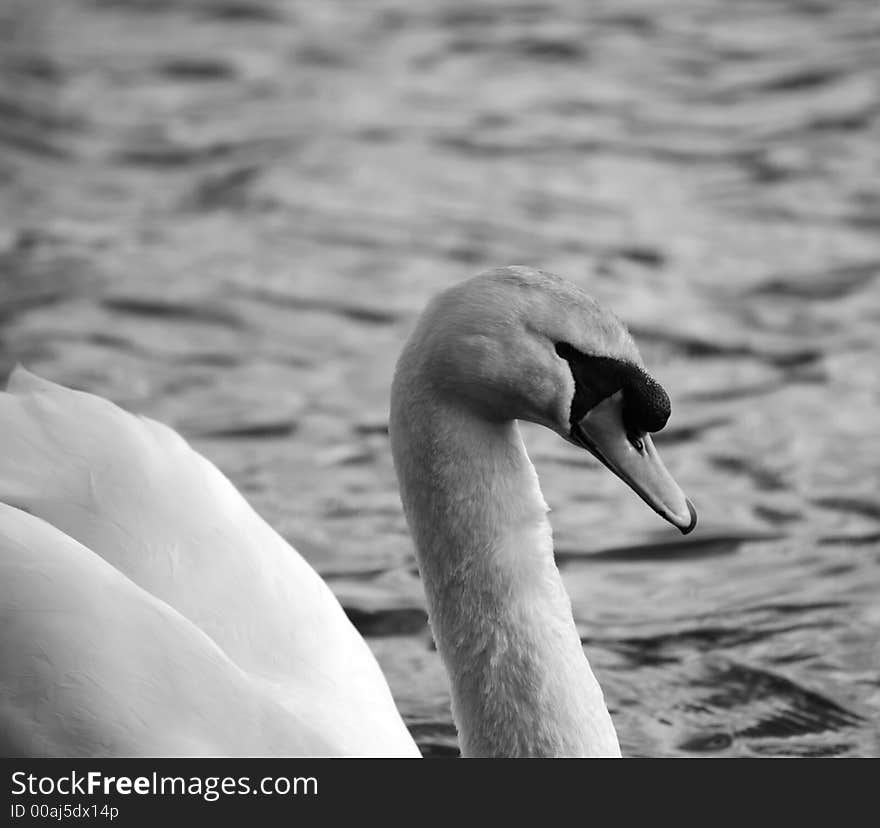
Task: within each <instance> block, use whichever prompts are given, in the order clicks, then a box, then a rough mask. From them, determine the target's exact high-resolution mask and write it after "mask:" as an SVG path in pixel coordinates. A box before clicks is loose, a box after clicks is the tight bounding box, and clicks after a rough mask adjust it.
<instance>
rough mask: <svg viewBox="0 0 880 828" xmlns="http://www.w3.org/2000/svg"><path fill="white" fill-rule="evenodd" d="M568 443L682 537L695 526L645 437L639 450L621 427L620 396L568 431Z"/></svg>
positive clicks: (690, 511)
mask: <svg viewBox="0 0 880 828" xmlns="http://www.w3.org/2000/svg"><path fill="white" fill-rule="evenodd" d="M570 439H571V441H572V442H573V443H575V444H576V445H579V446H581V447H583V448H585V449H586V450H587V451H589V452H590V453H591V454H593V455H594V456H595V457H596V458H597V459H598V460H600V461H601V462H602V463H603V464H604V465H606V466H607V467H608V468H609V469H611V471H613V472H614V473H615V474H616V475H617V476H618V477H619V478H620V479H621V480H623V482H624V483H626V484H627V485H628V486H629V487H630V488H631V489H632V490H633V491H634V492H635V493H636V494H637V495H639V497H641V498H642V500H644V501H645V503H647V504H648V505H649V506H650V507H651V508H652V509H653V510H654V511H655V512H657V514H659V515H660V516H661V517H663V518H665V519H666V520H668V521H669V522H670V523H671V524H672V525H673V526H676V527H678V529H680V530H681V533H682V534H683V535H686V534H688V532H691V531H693V529H694V527H695V526H696V525H697V512H696V510H695V509H694V506H693V504H692V503H691V502H690V500H688V499H687V498H686V497H685V496H684V492H683V491H682V490H681V489H680V488H679V486H678V483H676V482H675V480H673V479H672V475H671V474H670V473H669V472H668V471H667V470H666V466H664V465H663V461H662V460H661V459H660V455H659V454H658V453H657V449H656V448H654V443H653V441H652V440H651V437H650V435H649V434H643V435H640V437H639V439H640V441H641V444H642V448H641V450H639V449H638V448H637V447H636V446H635V445H633V442H632V441H631V440H630V439H629V437H628V436H627V433H626V429H625V428H624V425H623V395H622V393H621V392H618V393H616V394H613V395H612V396H610V397H607V398H606V399H604V400H603V401H602V402H600V403H599V404H598V405H597V406H595V407H594V408H592V409H591V410H590V411H589V412H588V413H587V415H586V416H585V417H584V418H583V419H582V420H580V422H577V423H574V424H573V425H572V427H571V436H570Z"/></svg>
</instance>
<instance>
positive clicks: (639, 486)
mask: <svg viewBox="0 0 880 828" xmlns="http://www.w3.org/2000/svg"><path fill="white" fill-rule="evenodd" d="M408 350H409V351H410V352H411V353H412V352H416V353H418V355H419V358H418V360H417V362H418V365H417V368H416V370H418V371H419V373H420V374H421V375H422V377H423V378H425V377H427V378H429V380H428V381H429V382H430V386H431V393H433V394H434V395H436V396H437V397H439V398H441V399H444V398H445V399H448V400H450V401H452V402H454V404H459V405H460V404H465V405H467V406H469V407H470V408H471V409H472V410H474V411H475V412H477V413H478V414H479V415H480V416H482V417H484V418H485V419H487V420H490V421H498V422H501V421H509V420H527V421H530V422H534V423H538V424H540V425H543V426H546V427H547V428H550V429H552V430H553V431H555V432H557V433H558V434H559V435H560V436H561V437H563V438H564V439H565V440H567V441H568V442H570V443H572V444H573V445H575V446H577V447H578V448H580V449H584V450H586V451H589V452H590V453H591V454H593V455H594V456H595V457H596V458H597V459H598V460H600V461H601V462H602V463H603V464H604V465H605V466H607V467H608V468H609V469H610V470H611V471H612V472H613V473H614V474H616V475H617V476H618V477H620V478H621V479H622V480H623V481H624V482H625V483H626V484H627V485H628V486H629V487H630V488H631V489H633V490H634V491H635V492H636V493H637V494H638V495H639V496H640V497H641V498H642V499H643V500H644V501H645V502H646V503H647V504H648V505H649V506H651V508H652V509H654V510H655V511H656V512H657V513H658V514H660V515H661V516H662V517H663V518H665V519H666V520H668V521H669V522H670V523H672V524H673V525H675V526H676V527H678V528H679V529H680V530H681V531H682V532H683V533H685V534H687V533H688V532H690V531H691V530H692V529H693V528H694V527H695V526H696V520H697V516H696V512H695V510H694V507H693V505H692V504H691V503H690V501H689V500H688V499H687V498H686V497H685V495H684V493H683V492H682V490H681V489H680V488H679V486H678V484H677V483H676V482H675V480H674V479H673V478H672V476H671V475H670V474H669V472H668V471H667V470H666V468H665V466H664V465H663V462H662V460H661V459H660V456H659V454H658V453H657V451H656V449H655V447H654V444H653V441H652V439H651V434H652V433H653V432H657V431H659V430H660V429H662V428H663V427H664V426H665V425H666V421H667V420H668V418H669V414H670V403H669V397H668V396H667V394H666V392H665V391H664V390H663V388H662V386H661V385H660V384H659V383H658V382H657V381H656V380H654V379H653V378H652V377H651V376H650V375H649V374H648V373H647V371H646V370H645V368H644V363H643V361H642V358H641V356H640V355H639V352H638V349H637V348H636V345H635V343H634V342H633V339H632V337H631V336H630V334H629V332H628V331H627V330H626V327H625V326H624V324H623V323H622V322H621V321H620V320H619V319H618V318H617V317H616V316H615V315H614V314H613V313H611V312H610V311H608V310H606V309H605V308H603V307H602V306H601V305H599V303H598V302H596V301H595V300H594V299H593V298H591V297H590V296H589V295H588V294H587V293H585V292H584V291H583V290H582V289H581V288H579V287H578V286H576V285H574V284H572V283H571V282H568V281H566V280H564V279H562V278H560V277H558V276H555V275H553V274H550V273H546V272H543V271H537V270H533V269H531V268H527V267H505V268H499V269H497V270H492V271H488V272H486V273H482V274H480V275H479V276H475V277H474V278H472V279H469V280H467V281H464V282H461V283H459V284H457V285H455V286H454V287H452V288H450V289H448V290H446V291H445V292H443V293H441V294H440V295H439V296H437V297H436V298H435V299H434V300H433V301H432V302H431V303H430V304H429V305H428V308H427V309H426V310H425V312H424V313H423V315H422V317H421V319H420V322H419V324H418V326H417V328H416V331H415V332H414V334H413V336H412V338H411V339H410V342H409V345H408Z"/></svg>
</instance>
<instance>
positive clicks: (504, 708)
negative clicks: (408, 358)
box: [391, 370, 620, 756]
mask: <svg viewBox="0 0 880 828" xmlns="http://www.w3.org/2000/svg"><path fill="white" fill-rule="evenodd" d="M409 377H410V379H408V377H407V373H406V371H405V370H404V371H401V370H399V371H398V375H397V376H396V377H395V387H394V389H393V391H392V411H391V439H392V451H393V454H394V462H395V467H396V469H397V475H398V479H399V482H400V490H401V498H402V501H403V505H404V511H405V512H406V516H407V520H408V522H409V525H410V529H411V531H412V534H413V537H414V540H415V544H416V556H417V559H418V563H419V569H420V571H421V575H422V580H423V582H424V586H425V593H426V596H427V603H428V613H429V617H430V620H431V628H432V631H433V633H434V639H435V641H436V643H437V648H438V650H439V652H440V655H441V657H442V659H443V662H444V665H445V666H446V669H447V672H448V673H449V677H450V681H451V685H452V709H453V716H454V718H455V721H456V725H457V727H458V731H459V738H460V741H461V747H462V753H463V755H465V756H619V755H620V749H619V747H618V744H617V736H616V734H615V731H614V727H613V725H612V723H611V718H610V716H609V714H608V710H607V707H606V706H605V701H604V698H603V696H602V691H601V689H600V687H599V684H598V682H597V681H596V679H595V677H594V676H593V673H592V671H591V670H590V667H589V664H588V663H587V660H586V657H585V656H584V653H583V649H582V647H581V642H580V638H579V636H578V633H577V629H576V627H575V624H574V620H573V618H572V612H571V603H570V601H569V599H568V595H567V594H566V592H565V589H564V587H563V585H562V579H561V578H560V576H559V571H558V570H557V568H556V564H555V562H554V560H553V544H552V537H551V531H550V525H549V523H548V521H547V516H546V514H547V506H546V504H545V502H544V498H543V497H542V495H541V490H540V488H539V486H538V478H537V475H536V473H535V469H534V467H533V466H532V464H531V462H530V461H529V458H528V456H527V454H526V451H525V447H524V445H523V442H522V439H521V437H520V435H519V429H518V428H517V426H516V423H515V422H513V421H508V422H502V423H492V422H488V421H486V420H485V419H482V418H480V417H478V416H476V415H474V414H472V413H470V412H468V411H466V410H463V409H461V408H460V407H456V406H455V405H451V404H443V403H441V402H439V400H438V399H437V398H436V397H435V396H434V395H432V394H431V393H430V390H429V389H427V388H425V387H420V386H419V385H418V374H417V373H413V374H410V375H409Z"/></svg>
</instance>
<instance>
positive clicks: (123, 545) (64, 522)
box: [0, 368, 416, 755]
mask: <svg viewBox="0 0 880 828" xmlns="http://www.w3.org/2000/svg"><path fill="white" fill-rule="evenodd" d="M0 429H2V430H0V448H2V451H0V502H3V503H6V504H9V505H11V506H13V507H18V509H19V510H24V511H26V512H28V513H30V514H31V515H32V516H36V517H38V518H41V519H42V520H43V521H44V522H45V523H48V524H50V525H51V526H52V527H54V528H55V529H56V530H58V534H59V536H68V537H69V538H71V539H73V540H75V541H77V542H78V543H79V544H80V545H81V546H82V547H83V548H85V549H87V550H88V551H89V552H90V553H91V554H92V555H95V556H98V557H100V558H101V559H102V560H103V562H105V563H106V564H108V565H109V567H110V568H111V570H114V571H116V572H117V573H118V574H119V577H124V578H125V579H127V581H128V582H131V584H133V585H135V586H137V587H139V588H140V589H141V590H142V591H143V592H144V593H146V594H148V595H150V596H153V597H154V598H155V599H158V600H159V601H160V602H162V604H163V605H165V606H167V607H169V608H170V609H173V610H174V611H176V612H177V613H178V614H179V616H181V617H182V618H183V619H185V620H186V621H188V622H189V623H190V624H191V625H193V626H194V627H195V628H196V629H197V630H199V631H201V633H203V634H204V635H205V636H207V638H208V639H210V640H211V641H213V642H214V643H215V644H216V646H217V647H218V648H219V649H220V651H222V653H223V654H224V655H225V656H226V657H227V658H228V659H229V660H230V662H231V663H232V664H234V665H236V666H237V668H238V669H240V670H242V671H244V672H245V673H247V674H248V675H249V676H251V677H252V678H253V679H254V681H258V682H259V683H260V685H261V687H265V688H271V689H272V691H273V692H274V694H275V698H276V699H277V701H278V704H279V705H280V706H281V708H282V709H285V710H288V711H289V712H290V714H291V715H292V716H294V717H297V718H299V719H301V720H307V721H309V722H310V723H311V724H312V725H313V726H314V727H315V728H316V729H317V731H318V732H320V733H322V734H325V735H326V736H327V738H328V740H329V741H330V743H332V744H334V745H336V746H337V751H336V752H339V753H349V754H350V753H356V754H372V755H376V754H384V753H394V754H401V753H403V754H408V755H414V754H415V753H416V749H415V746H414V743H413V742H412V739H411V738H410V736H409V734H408V732H407V731H406V728H405V726H404V725H403V722H402V720H401V719H400V716H399V714H398V712H397V710H396V708H395V706H394V702H393V700H392V698H391V693H390V691H389V689H388V686H387V683H386V682H385V679H384V676H382V673H381V671H380V669H379V667H378V664H377V663H376V661H375V658H374V657H373V655H372V653H371V652H370V650H369V648H368V647H367V645H366V643H365V642H364V641H363V639H362V638H361V637H360V635H359V634H358V633H357V631H356V630H355V629H354V627H353V626H352V625H351V623H350V622H349V620H348V619H347V617H346V616H345V613H344V612H343V610H342V608H341V607H340V605H339V603H338V601H337V600H336V598H335V597H334V595H333V594H332V592H331V591H330V589H329V588H328V587H327V585H326V584H325V583H324V581H323V580H322V579H321V578H320V577H319V576H318V574H317V573H316V572H315V571H314V570H313V569H312V568H311V566H309V564H308V563H307V562H306V561H305V560H304V559H303V558H302V557H301V556H300V555H299V554H298V553H297V552H296V551H295V550H294V549H293V548H292V547H291V546H290V545H289V544H287V543H286V542H285V541H284V540H283V538H281V537H280V536H279V535H278V534H277V533H276V532H275V531H274V530H273V529H272V528H271V527H270V526H269V525H268V524H267V523H266V522H265V521H263V520H262V518H260V517H259V516H258V515H257V514H256V512H254V510H253V509H252V508H251V507H250V506H249V505H248V504H247V502H246V501H245V500H244V498H243V497H242V496H241V495H240V494H239V493H238V491H237V490H236V489H235V487H234V486H233V485H232V484H231V483H230V482H229V480H228V479H227V478H226V477H225V476H224V475H223V474H222V473H221V472H220V471H219V470H218V469H217V468H216V467H215V466H214V465H213V464H212V463H210V462H209V461H208V460H206V459H205V458H204V457H203V456H202V455H200V454H199V453H197V452H196V451H194V450H193V449H192V448H191V447H190V446H189V444H188V443H187V442H186V441H185V440H184V439H183V438H182V437H181V436H180V435H179V434H177V433H176V432H175V431H173V430H172V429H170V428H168V427H166V426H164V425H162V424H160V423H157V422H155V421H153V420H150V419H148V418H145V417H137V416H135V415H132V414H130V413H128V412H125V411H123V410H122V409H120V408H119V407H117V406H116V405H114V404H113V403H111V402H109V401H108V400H105V399H102V398H100V397H97V396H94V395H92V394H87V393H84V392H79V391H73V390H70V389H68V388H64V387H62V386H59V385H55V384H54V383H51V382H48V381H47V380H44V379H41V378H39V377H36V376H35V375H33V374H31V373H29V372H27V371H25V370H24V369H22V368H17V369H16V370H15V371H14V372H13V374H12V376H11V377H10V380H9V384H8V388H7V393H0ZM3 519H4V520H6V519H8V511H4V515H3ZM47 542H48V541H47ZM64 548H68V547H66V546H65V547H64ZM81 559H82V558H81V556H80V558H79V560H81ZM84 572H91V569H88V568H87V569H86V570H84ZM83 577H85V575H84V576H83ZM113 583H116V582H113ZM116 607H117V609H121V607H122V605H121V604H117V605H116ZM108 617H109V616H108ZM145 629H147V628H146V627H138V628H137V629H134V628H133V629H132V630H130V632H131V633H132V637H131V638H130V640H129V642H128V646H129V648H130V649H132V650H135V651H136V650H137V649H138V648H139V647H140V646H141V645H142V643H143V642H142V639H141V638H140V637H138V635H136V634H135V633H136V632H143V631H144V630H145Z"/></svg>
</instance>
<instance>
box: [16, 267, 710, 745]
mask: <svg viewBox="0 0 880 828" xmlns="http://www.w3.org/2000/svg"><path fill="white" fill-rule="evenodd" d="M572 360H574V362H572ZM640 366H641V359H640V357H639V355H638V351H637V350H636V347H635V345H634V344H633V342H632V339H631V338H630V336H629V334H628V333H627V331H626V329H625V328H624V326H623V325H622V324H621V323H620V321H619V320H618V319H617V318H616V317H615V316H614V315H613V314H610V313H608V312H607V311H605V310H603V309H602V308H601V307H599V306H598V305H597V304H596V303H595V302H594V301H593V300H592V299H591V298H590V297H588V296H587V295H586V294H584V293H583V292H582V291H581V290H579V289H578V288H576V287H575V286H573V285H571V284H569V283H567V282H565V281H563V280H562V279H559V278H558V277H554V276H551V275H550V274H545V273H540V272H536V271H532V270H529V269H527V268H504V269H501V270H498V271H492V272H489V273H487V274H483V275H482V276H479V277H476V278H475V279H472V280H470V281H467V282H464V283H462V284H460V285H457V286H455V287H453V288H451V289H450V290H448V291H446V292H445V293H443V294H441V296H439V297H438V298H437V299H436V300H435V301H434V302H432V303H431V305H429V307H428V309H427V310H426V312H425V313H424V314H423V316H422V318H421V320H420V322H419V324H418V325H417V327H416V329H415V331H414V333H413V335H412V336H411V338H410V340H409V342H408V343H407V345H406V347H405V348H404V351H403V354H402V356H401V358H400V361H399V363H398V367H397V372H396V375H395V379H394V383H393V387H392V401H391V403H392V404H391V419H390V429H391V448H392V453H393V455H394V462H395V468H396V470H397V474H398V480H399V483H400V489H401V496H402V500H403V505H404V510H405V512H406V516H407V519H408V521H409V524H410V528H411V530H412V533H413V539H414V541H415V550H416V558H417V560H418V563H419V568H420V571H421V574H422V578H423V581H424V585H425V591H426V598H427V605H428V611H429V617H430V620H431V626H432V630H433V633H434V638H435V640H436V642H437V647H438V650H439V652H440V656H441V658H442V659H443V662H444V665H445V666H446V668H447V672H448V673H449V677H450V681H451V690H452V706H453V714H454V718H455V721H456V724H457V726H458V730H459V737H460V741H461V745H462V752H463V753H464V754H465V755H481V756H618V755H619V754H620V749H619V747H618V743H617V736H616V733H615V731H614V727H613V724H612V722H611V718H610V716H609V714H608V710H607V708H606V706H605V702H604V699H603V696H602V691H601V688H600V687H599V684H598V682H597V681H596V679H595V677H594V676H593V673H592V671H591V670H590V667H589V664H588V663H587V660H586V658H585V657H584V653H583V650H582V648H581V643H580V639H579V637H578V633H577V629H576V627H575V624H574V621H573V619H572V613H571V605H570V602H569V600H568V596H567V594H566V593H565V589H564V586H563V583H562V579H561V578H560V576H559V572H558V570H557V568H556V565H555V562H554V560H553V546H552V537H551V532H550V525H549V522H548V521H547V517H546V512H547V506H546V504H545V503H544V499H543V497H542V495H541V491H540V488H539V486H538V479H537V475H536V474H535V470H534V468H533V466H532V464H531V463H530V461H529V459H528V456H527V454H526V451H525V447H524V446H523V443H522V440H521V438H520V436H519V431H518V429H517V426H516V421H517V420H520V419H523V420H530V421H532V422H536V423H540V424H541V425H544V426H546V427H548V428H551V429H553V430H554V431H556V432H557V433H559V434H560V436H562V437H563V438H565V439H567V440H568V441H569V442H571V443H573V444H574V445H577V446H579V447H580V448H583V449H587V450H589V451H591V452H592V453H594V454H595V455H596V456H597V457H598V458H599V459H600V460H601V461H602V462H603V463H604V464H605V465H606V466H608V467H609V468H610V469H611V470H612V471H613V472H614V473H615V474H617V475H618V476H620V477H621V478H622V479H623V480H624V481H625V482H626V483H627V484H628V485H629V486H630V487H631V488H633V489H634V490H635V491H636V492H637V493H638V494H639V495H640V496H641V497H642V498H643V499H644V500H645V501H647V502H648V503H649V505H651V507H652V508H654V509H655V510H656V511H657V512H659V513H660V514H661V515H662V516H664V517H665V518H666V519H667V520H669V521H670V522H671V523H673V524H675V525H676V526H678V527H679V528H680V529H681V530H682V531H684V532H688V531H690V530H691V529H693V527H694V525H695V522H696V514H695V512H694V510H693V507H692V506H691V505H690V504H689V502H688V501H687V500H686V498H685V497H684V495H683V493H682V492H681V490H680V489H679V488H678V486H677V484H676V483H675V481H674V480H672V478H671V477H670V476H669V473H668V472H667V471H666V469H665V468H664V466H663V464H662V462H661V461H660V458H659V456H658V455H657V453H656V451H655V449H654V447H653V444H652V442H651V440H650V436H649V435H648V434H647V433H645V431H644V429H640V428H639V422H640V420H639V418H640V417H643V416H644V412H645V411H646V410H648V411H649V413H650V409H646V408H645V406H646V405H649V406H650V405H651V404H654V403H657V404H658V405H659V413H660V414H661V415H662V416H661V417H659V419H658V418H657V417H656V416H652V417H650V418H649V419H650V421H652V422H660V427H662V423H663V422H665V418H666V416H668V398H666V396H665V392H663V391H662V389H661V388H660V386H659V385H657V384H656V383H655V382H654V381H653V380H650V378H648V377H647V374H646V373H645V372H644V371H643V370H642V368H641V367H640ZM603 371H605V372H606V373H605V374H604V375H603V374H602V373H601V372H603ZM590 372H596V373H595V374H594V375H591V373H590ZM649 380H650V383H653V384H648V385H645V386H644V387H643V388H640V387H638V386H637V385H632V384H631V385H626V384H625V383H637V382H639V381H642V382H645V383H648V381H649ZM645 389H648V390H649V391H650V392H651V393H650V394H645V393H644V392H645ZM640 394H641V396H640ZM575 400H590V407H589V410H586V408H585V407H584V406H583V404H582V403H578V404H577V405H575ZM654 413H657V412H654ZM646 422H647V420H646ZM0 749H2V752H3V753H4V754H7V755H8V754H13V755H60V756H109V755H114V756H115V755H121V756H144V755H163V756H174V755H211V756H216V755H219V756H297V755H299V756H326V755H343V756H344V755H349V756H351V755H354V756H364V755H367V756H392V755H393V756H418V755H419V754H418V750H417V748H416V745H415V743H414V742H413V740H412V738H411V737H410V735H409V733H408V731H407V729H406V727H405V726H404V724H403V721H402V720H401V718H400V715H399V713H398V712H397V710H396V708H395V705H394V702H393V700H392V697H391V693H390V691H389V689H388V685H387V683H386V682H385V679H384V677H383V675H382V673H381V671H380V670H379V667H378V665H377V663H376V661H375V659H374V657H373V655H372V654H371V652H370V650H369V648H368V646H367V644H366V643H365V642H364V640H363V639H362V638H361V636H360V635H359V634H358V633H357V631H356V630H355V628H354V627H353V626H352V624H351V623H350V622H349V620H348V619H347V618H346V616H345V613H344V612H343V610H342V607H341V606H340V605H339V603H338V602H337V600H336V598H335V597H334V596H333V594H332V592H331V591H330V589H329V588H328V587H327V585H326V584H325V583H324V582H323V581H322V580H321V578H320V577H319V576H318V575H317V573H316V572H315V571H314V570H313V569H312V568H311V567H310V566H309V565H308V563H307V562H306V561H305V560H304V559H303V558H302V557H300V555H299V554H298V553H297V552H296V551H295V550H294V549H292V548H291V547H290V546H289V545H288V544H287V543H286V542H285V541H284V540H283V539H282V538H281V537H280V536H279V535H278V534H277V533H276V532H275V531H274V530H273V529H272V528H271V527H269V526H268V525H267V524H266V523H265V521H263V520H262V519H261V518H260V517H259V516H258V515H257V514H256V513H255V512H254V511H253V509H251V508H250V506H248V504H247V503H246V502H245V500H244V499H243V498H242V497H241V495H240V494H239V493H238V492H237V491H236V490H235V488H234V487H233V486H232V484H231V483H230V482H229V481H228V480H227V479H226V478H225V477H224V476H223V475H222V474H221V473H220V472H219V471H218V470H217V469H216V468H215V467H214V466H213V465H212V464H211V463H210V462H208V461H207V460H206V459H205V458H203V457H202V456H200V455H199V454H197V453H196V452H195V451H193V450H192V449H191V448H190V447H189V445H188V444H187V443H186V441H184V440H183V438H181V437H180V436H179V435H178V434H176V433H175V432H174V431H172V430H171V429H169V428H167V427H165V426H163V425H160V424H159V423H156V422H153V421H152V420H149V419H146V418H143V417H136V416H134V415H132V414H129V413H126V412H124V411H122V410H121V409H119V408H118V407H116V406H115V405H113V404H112V403H110V402H108V401H107V400H103V399H101V398H99V397H95V396H93V395H90V394H86V393H82V392H77V391H71V390H69V389H66V388H63V387H61V386H58V385H54V384H52V383H50V382H47V381H45V380H42V379H39V378H38V377H35V376H34V375H32V374H29V373H28V372H27V371H25V370H23V369H21V368H19V369H16V371H15V372H13V374H12V377H11V379H10V381H9V387H8V391H7V392H6V393H0Z"/></svg>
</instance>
